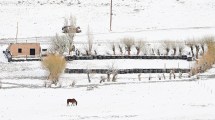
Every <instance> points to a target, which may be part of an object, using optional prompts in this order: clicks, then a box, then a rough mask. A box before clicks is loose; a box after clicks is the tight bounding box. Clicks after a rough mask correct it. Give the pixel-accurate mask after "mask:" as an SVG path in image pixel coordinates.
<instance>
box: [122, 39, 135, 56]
mask: <svg viewBox="0 0 215 120" xmlns="http://www.w3.org/2000/svg"><path fill="white" fill-rule="evenodd" d="M122 43H123V44H124V45H125V49H126V51H128V55H130V54H131V48H132V46H133V45H134V39H133V38H129V37H125V38H123V39H122Z"/></svg>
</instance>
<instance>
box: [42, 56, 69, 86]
mask: <svg viewBox="0 0 215 120" xmlns="http://www.w3.org/2000/svg"><path fill="white" fill-rule="evenodd" d="M42 65H43V66H44V67H45V68H46V69H47V70H48V71H49V76H48V80H51V81H52V83H53V84H57V82H58V80H59V77H60V74H61V73H62V72H63V70H64V68H65V66H66V61H65V59H64V57H63V56H61V55H59V54H49V55H48V56H47V57H45V58H44V59H43V61H42Z"/></svg>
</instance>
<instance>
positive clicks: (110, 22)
mask: <svg viewBox="0 0 215 120" xmlns="http://www.w3.org/2000/svg"><path fill="white" fill-rule="evenodd" d="M112 15H113V13H112V0H111V2H110V31H112Z"/></svg>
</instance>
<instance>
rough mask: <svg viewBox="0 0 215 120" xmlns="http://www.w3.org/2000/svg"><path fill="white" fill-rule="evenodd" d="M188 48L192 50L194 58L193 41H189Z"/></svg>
mask: <svg viewBox="0 0 215 120" xmlns="http://www.w3.org/2000/svg"><path fill="white" fill-rule="evenodd" d="M187 46H188V47H190V50H191V53H192V57H194V50H193V46H194V42H193V41H191V40H188V42H187Z"/></svg>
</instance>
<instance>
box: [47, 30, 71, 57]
mask: <svg viewBox="0 0 215 120" xmlns="http://www.w3.org/2000/svg"><path fill="white" fill-rule="evenodd" d="M67 45H68V44H67V38H66V36H59V35H58V34H56V36H55V37H53V38H52V39H51V47H50V49H49V52H50V53H53V54H54V53H59V54H61V55H62V54H63V53H64V52H66V50H67Z"/></svg>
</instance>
